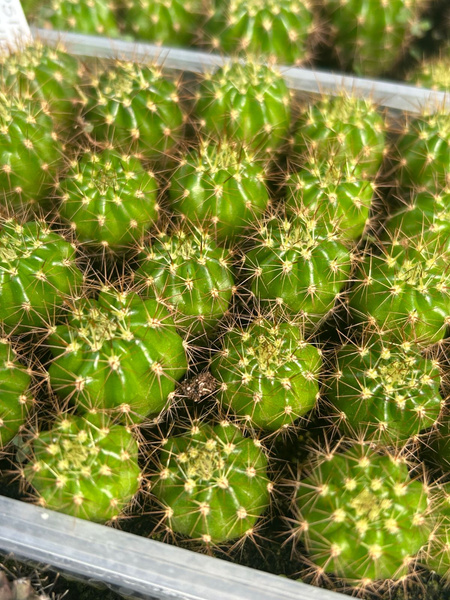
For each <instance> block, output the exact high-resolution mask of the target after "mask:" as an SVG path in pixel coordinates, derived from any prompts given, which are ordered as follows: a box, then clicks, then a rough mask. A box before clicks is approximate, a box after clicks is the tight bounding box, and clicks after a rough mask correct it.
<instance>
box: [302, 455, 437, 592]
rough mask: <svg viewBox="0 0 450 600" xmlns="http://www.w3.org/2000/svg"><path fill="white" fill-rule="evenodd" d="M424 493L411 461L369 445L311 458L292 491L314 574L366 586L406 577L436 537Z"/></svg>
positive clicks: (369, 586) (374, 585) (424, 489)
mask: <svg viewBox="0 0 450 600" xmlns="http://www.w3.org/2000/svg"><path fill="white" fill-rule="evenodd" d="M427 491H428V490H427V486H426V485H425V484H423V483H421V482H420V481H418V480H417V481H416V480H412V479H411V478H410V475H409V472H408V463H407V461H406V459H404V458H402V456H396V455H389V454H378V453H377V452H375V451H374V450H373V449H371V448H370V446H369V445H363V444H355V445H354V446H353V447H351V448H349V449H348V450H346V451H345V452H342V453H340V452H338V451H336V450H332V451H330V452H327V453H326V454H324V455H321V454H320V453H319V454H318V455H317V456H314V455H313V456H312V457H311V460H310V462H309V464H308V465H307V466H306V468H305V475H304V477H302V478H301V479H300V480H299V481H296V493H295V509H296V511H297V520H296V526H297V531H298V534H299V536H301V538H302V539H303V541H304V543H305V546H306V552H307V555H308V560H309V561H310V563H311V570H312V571H313V572H314V573H316V574H317V576H319V577H320V575H322V574H324V573H334V574H335V575H337V576H338V577H340V578H342V579H343V580H344V581H345V582H346V583H347V584H350V585H353V586H357V587H360V588H363V589H364V588H371V587H374V588H375V589H376V586H377V585H378V584H381V583H382V580H386V579H388V580H398V579H400V578H404V577H405V576H406V575H407V573H408V567H409V565H410V564H411V563H413V562H414V558H415V556H416V555H417V553H418V552H419V551H420V549H421V548H422V547H423V546H424V545H425V544H426V543H427V541H428V539H429V538H430V535H431V524H430V523H429V520H428V515H427V511H428V495H427Z"/></svg>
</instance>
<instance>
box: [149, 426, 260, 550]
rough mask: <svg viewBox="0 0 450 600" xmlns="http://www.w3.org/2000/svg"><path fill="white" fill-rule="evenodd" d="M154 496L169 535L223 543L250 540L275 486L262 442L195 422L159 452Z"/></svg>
mask: <svg viewBox="0 0 450 600" xmlns="http://www.w3.org/2000/svg"><path fill="white" fill-rule="evenodd" d="M159 461H160V462H159V464H158V465H157V467H156V470H157V473H156V474H155V475H154V476H153V478H152V481H153V483H152V488H151V490H152V493H153V494H154V496H155V497H156V499H157V500H158V501H159V503H160V504H161V507H162V510H163V513H164V514H163V516H164V521H165V525H166V527H167V528H169V529H170V530H172V531H174V532H176V533H179V534H182V535H184V536H188V537H189V538H191V539H194V540H200V541H202V542H204V543H206V544H219V543H223V542H226V541H228V540H232V539H234V538H240V537H243V536H250V535H252V534H253V532H254V528H255V525H256V524H257V521H258V519H259V517H260V516H261V515H262V513H263V512H264V511H265V510H266V509H267V508H268V507H269V504H270V494H269V492H270V491H271V489H272V483H271V482H270V481H269V479H268V477H267V458H266V455H265V453H264V450H263V449H262V446H261V443H260V442H258V441H257V440H254V439H251V438H244V436H243V435H242V433H241V432H240V431H239V429H238V428H237V427H235V426H234V425H231V424H230V423H228V422H226V421H225V422H222V423H220V424H219V425H216V426H215V427H212V426H210V425H205V424H200V425H198V424H196V423H194V424H193V425H192V427H191V428H190V430H188V431H186V432H185V433H184V434H183V435H180V436H173V437H170V438H169V439H168V440H165V442H164V444H163V445H162V447H161V452H160V459H159Z"/></svg>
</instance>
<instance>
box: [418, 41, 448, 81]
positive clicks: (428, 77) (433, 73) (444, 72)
mask: <svg viewBox="0 0 450 600" xmlns="http://www.w3.org/2000/svg"><path fill="white" fill-rule="evenodd" d="M409 80H410V81H411V83H415V84H416V85H418V86H419V87H423V88H427V89H429V90H436V91H441V92H450V45H448V46H447V47H445V48H443V50H442V52H441V54H440V55H439V56H438V57H435V58H432V59H428V60H425V61H423V63H422V64H421V65H420V66H419V68H418V69H416V70H415V71H413V72H412V73H411V74H410V77H409Z"/></svg>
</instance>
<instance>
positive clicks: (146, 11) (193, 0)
mask: <svg viewBox="0 0 450 600" xmlns="http://www.w3.org/2000/svg"><path fill="white" fill-rule="evenodd" d="M124 10H125V11H126V12H125V31H130V32H132V33H133V34H134V36H135V37H136V38H137V39H139V40H145V41H148V42H153V43H155V44H158V45H160V44H164V45H166V46H189V45H191V44H192V43H193V42H194V40H195V39H196V37H197V35H198V30H199V29H200V27H201V23H202V21H203V20H204V17H203V13H204V5H203V0H188V1H187V2H183V1H182V0H124Z"/></svg>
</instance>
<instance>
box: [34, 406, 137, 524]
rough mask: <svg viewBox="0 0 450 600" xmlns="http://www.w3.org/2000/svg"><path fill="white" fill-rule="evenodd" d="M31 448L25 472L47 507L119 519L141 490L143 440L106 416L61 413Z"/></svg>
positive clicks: (90, 517) (94, 518) (101, 518)
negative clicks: (140, 448)
mask: <svg viewBox="0 0 450 600" xmlns="http://www.w3.org/2000/svg"><path fill="white" fill-rule="evenodd" d="M26 450H27V454H29V461H28V463H27V464H26V465H25V467H24V468H23V476H24V478H25V480H26V482H27V484H28V485H30V486H32V487H33V488H34V490H35V500H36V502H37V503H38V504H40V505H41V506H44V507H45V508H49V509H51V510H57V511H59V512H63V513H66V514H68V515H72V516H74V517H80V518H82V519H87V520H89V521H98V522H100V523H101V522H106V521H111V520H113V519H117V517H119V515H120V513H121V512H123V511H124V509H125V508H126V507H127V505H129V503H130V501H131V500H132V498H133V496H134V495H135V494H136V493H137V491H138V490H139V487H140V482H141V471H140V468H139V465H138V444H137V442H136V441H135V440H134V438H133V435H132V433H131V431H130V430H129V429H128V428H126V427H123V426H121V425H117V424H115V423H114V422H113V421H111V420H110V419H109V418H107V417H106V416H105V415H100V414H90V415H86V416H84V417H75V416H70V415H69V416H61V417H58V419H57V420H56V422H55V423H54V424H53V425H52V427H51V428H50V429H49V430H48V431H45V430H43V431H39V432H37V433H36V434H35V435H34V437H33V439H32V440H31V441H30V443H29V446H28V447H27V448H26Z"/></svg>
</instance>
